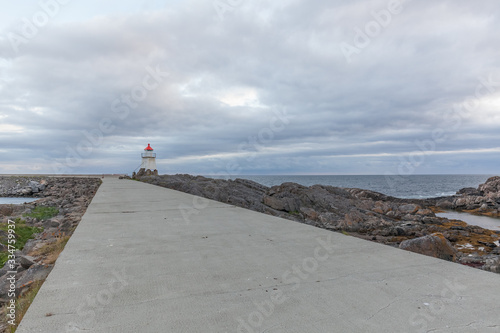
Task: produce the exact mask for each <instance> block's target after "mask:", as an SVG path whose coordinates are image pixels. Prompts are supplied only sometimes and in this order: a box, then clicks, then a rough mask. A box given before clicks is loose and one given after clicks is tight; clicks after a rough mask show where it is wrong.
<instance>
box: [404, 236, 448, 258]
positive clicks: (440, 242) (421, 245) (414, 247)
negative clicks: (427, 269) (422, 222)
mask: <svg viewBox="0 0 500 333" xmlns="http://www.w3.org/2000/svg"><path fill="white" fill-rule="evenodd" d="M399 248H401V249H403V250H407V251H411V252H415V253H420V254H425V255H427V256H431V257H435V258H439V259H444V260H449V261H453V260H455V257H456V254H457V251H456V250H455V248H454V247H453V246H452V245H451V243H450V242H449V241H448V240H447V239H446V238H445V237H444V236H443V234H441V233H435V234H432V235H427V236H424V237H419V238H414V239H408V240H405V241H403V242H401V244H400V245H399Z"/></svg>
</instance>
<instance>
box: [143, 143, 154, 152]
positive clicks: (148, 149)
mask: <svg viewBox="0 0 500 333" xmlns="http://www.w3.org/2000/svg"><path fill="white" fill-rule="evenodd" d="M144 150H147V151H153V148H151V145H150V144H149V143H148V146H147V147H146V148H144Z"/></svg>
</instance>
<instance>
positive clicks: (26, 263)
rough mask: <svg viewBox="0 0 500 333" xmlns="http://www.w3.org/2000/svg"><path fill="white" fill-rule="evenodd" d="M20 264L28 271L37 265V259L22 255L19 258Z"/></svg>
mask: <svg viewBox="0 0 500 333" xmlns="http://www.w3.org/2000/svg"><path fill="white" fill-rule="evenodd" d="M19 263H20V264H21V266H22V267H24V268H26V269H28V268H30V267H31V266H33V265H34V264H36V262H35V258H33V257H31V256H26V255H21V256H20V257H19Z"/></svg>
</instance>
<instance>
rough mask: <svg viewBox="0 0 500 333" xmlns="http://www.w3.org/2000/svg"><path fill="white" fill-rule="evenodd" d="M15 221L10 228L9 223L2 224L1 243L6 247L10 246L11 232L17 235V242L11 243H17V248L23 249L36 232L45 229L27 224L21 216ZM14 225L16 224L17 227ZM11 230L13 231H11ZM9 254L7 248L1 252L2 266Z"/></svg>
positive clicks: (0, 227) (0, 230)
mask: <svg viewBox="0 0 500 333" xmlns="http://www.w3.org/2000/svg"><path fill="white" fill-rule="evenodd" d="M14 222H15V224H11V227H10V228H9V224H8V223H1V224H0V243H2V244H3V245H5V247H8V241H9V234H10V233H13V234H14V236H15V237H14V238H13V239H15V241H16V243H15V244H11V245H15V247H16V250H22V249H23V248H24V245H26V242H27V241H28V240H29V239H32V238H33V236H34V235H35V234H38V233H40V232H42V231H43V229H42V228H37V227H30V226H27V225H26V221H24V220H22V219H20V218H17V219H15V220H14ZM12 226H15V228H14V227H12ZM9 230H12V231H11V232H9ZM9 254H10V253H9V252H8V251H7V250H5V251H3V252H0V267H3V265H4V264H5V262H6V261H7V259H8V256H9Z"/></svg>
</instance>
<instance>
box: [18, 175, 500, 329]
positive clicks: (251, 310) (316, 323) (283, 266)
mask: <svg viewBox="0 0 500 333" xmlns="http://www.w3.org/2000/svg"><path fill="white" fill-rule="evenodd" d="M499 285H500V275H498V274H493V273H488V272H484V271H480V270H476V269H472V268H468V267H465V266H460V265H458V264H454V263H450V262H446V261H442V260H438V259H434V258H429V257H425V256H421V255H417V254H413V253H409V252H405V251H402V250H398V249H394V248H391V247H389V246H384V245H380V244H376V243H372V242H368V241H363V240H360V239H357V238H353V237H350V236H345V235H343V234H339V233H333V232H330V231H327V230H322V229H317V228H314V227H311V226H307V225H303V224H300V223H295V222H292V221H288V220H283V219H279V218H274V217H271V216H268V215H264V214H260V213H255V212H252V211H248V210H245V209H240V208H236V207H233V206H229V205H225V204H222V203H218V202H214V201H208V200H205V199H200V198H198V197H194V196H192V195H188V194H184V193H180V192H176V191H172V190H168V189H164V188H160V187H156V186H152V185H148V184H143V183H140V182H135V181H130V180H118V179H115V178H106V179H105V181H104V183H103V185H102V186H101V188H100V189H99V191H98V193H97V195H96V196H95V198H94V199H93V201H92V204H91V205H90V207H89V209H88V211H87V213H86V214H85V216H84V217H83V219H82V221H81V223H80V225H79V226H78V228H77V230H76V231H75V233H74V235H73V237H72V238H71V239H70V241H69V243H68V245H67V246H66V249H65V250H64V252H63V253H62V254H61V256H60V257H59V259H58V260H57V263H56V265H55V268H54V269H53V271H52V273H51V274H50V276H49V278H48V279H47V281H46V282H45V284H44V285H43V287H42V288H41V290H40V292H39V294H38V296H37V297H36V299H35V301H34V303H33V305H32V306H31V308H30V309H29V311H28V313H27V314H26V317H25V318H24V320H23V322H22V324H21V325H20V327H19V329H18V331H17V332H19V333H25V332H44V333H56V332H103V333H113V332H117V333H118V332H120V333H123V332H203V333H206V332H214V333H219V332H245V333H247V332H260V333H264V332H266V333H285V332H297V333H299V332H300V333H303V332H304V333H316V332H339V333H340V332H342V333H346V332H377V333H378V332H398V333H399V332H500V315H499V314H500V302H499V300H500V288H499Z"/></svg>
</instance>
